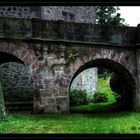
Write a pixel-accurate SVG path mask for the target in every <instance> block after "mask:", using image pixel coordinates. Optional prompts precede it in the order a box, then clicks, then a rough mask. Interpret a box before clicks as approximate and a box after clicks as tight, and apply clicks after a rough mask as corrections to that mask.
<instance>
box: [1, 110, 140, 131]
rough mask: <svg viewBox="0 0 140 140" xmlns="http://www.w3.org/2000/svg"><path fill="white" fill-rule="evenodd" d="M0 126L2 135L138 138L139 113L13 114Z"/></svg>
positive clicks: (139, 127)
mask: <svg viewBox="0 0 140 140" xmlns="http://www.w3.org/2000/svg"><path fill="white" fill-rule="evenodd" d="M11 115H12V116H13V118H12V119H10V120H9V121H8V120H6V121H1V122H0V133H1V134H7V133H8V134H50V133H51V134H52V133H54V134H57V133H59V134H77V133H78V134H79V133H81V134H84V133H85V134H138V133H140V113H137V112H112V113H111V112H110V113H104V112H100V113H93V114H89V113H85V114H80V113H79V114H78V113H77V114H68V115H55V114H39V115H36V114H31V113H13V114H11Z"/></svg>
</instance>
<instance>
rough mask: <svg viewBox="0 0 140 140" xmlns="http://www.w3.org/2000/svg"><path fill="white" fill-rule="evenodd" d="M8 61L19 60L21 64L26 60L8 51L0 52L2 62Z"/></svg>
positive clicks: (0, 62) (0, 61)
mask: <svg viewBox="0 0 140 140" xmlns="http://www.w3.org/2000/svg"><path fill="white" fill-rule="evenodd" d="M6 62H19V63H21V64H24V62H23V61H21V60H20V59H19V58H17V57H16V56H14V55H11V54H8V53H3V52H0V64H3V63H6Z"/></svg>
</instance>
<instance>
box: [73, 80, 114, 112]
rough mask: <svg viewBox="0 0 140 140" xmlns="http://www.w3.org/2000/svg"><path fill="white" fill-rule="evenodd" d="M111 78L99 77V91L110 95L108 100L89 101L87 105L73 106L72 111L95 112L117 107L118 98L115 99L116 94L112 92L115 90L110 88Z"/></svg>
mask: <svg viewBox="0 0 140 140" xmlns="http://www.w3.org/2000/svg"><path fill="white" fill-rule="evenodd" d="M109 80H110V77H107V78H106V79H104V78H99V79H98V92H100V93H106V94H107V96H108V101H107V102H101V103H88V104H86V105H76V106H71V111H72V112H94V111H97V110H106V109H108V108H111V107H112V108H113V107H115V106H116V104H114V103H116V100H115V97H114V95H113V94H112V93H113V91H112V90H111V88H110V85H109Z"/></svg>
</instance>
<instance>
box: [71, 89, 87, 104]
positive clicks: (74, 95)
mask: <svg viewBox="0 0 140 140" xmlns="http://www.w3.org/2000/svg"><path fill="white" fill-rule="evenodd" d="M87 103H88V98H87V92H86V90H77V89H74V90H72V91H71V92H70V105H72V106H73V105H80V104H87Z"/></svg>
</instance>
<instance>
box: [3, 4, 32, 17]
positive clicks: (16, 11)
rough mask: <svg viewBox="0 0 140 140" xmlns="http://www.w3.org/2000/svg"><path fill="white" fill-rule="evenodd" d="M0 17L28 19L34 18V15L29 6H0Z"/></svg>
mask: <svg viewBox="0 0 140 140" xmlns="http://www.w3.org/2000/svg"><path fill="white" fill-rule="evenodd" d="M0 16H6V17H16V18H29V19H30V18H33V17H35V13H34V12H32V11H31V9H30V7H29V6H0Z"/></svg>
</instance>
